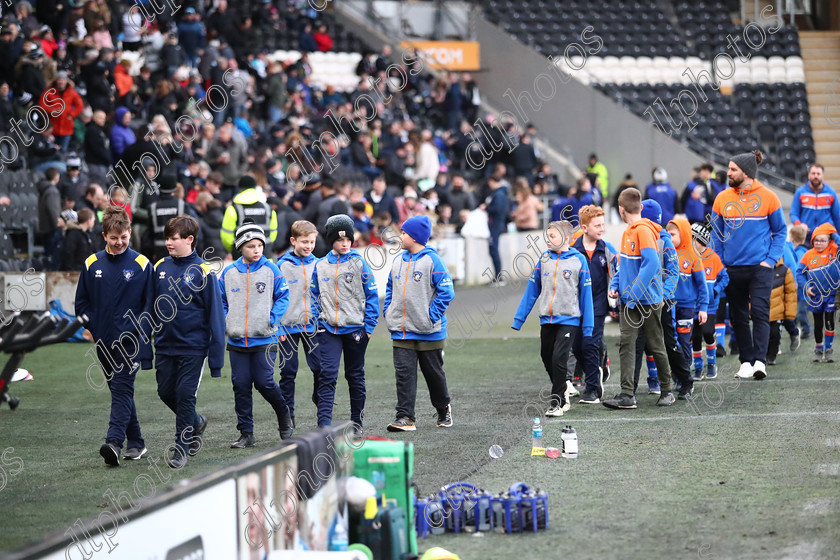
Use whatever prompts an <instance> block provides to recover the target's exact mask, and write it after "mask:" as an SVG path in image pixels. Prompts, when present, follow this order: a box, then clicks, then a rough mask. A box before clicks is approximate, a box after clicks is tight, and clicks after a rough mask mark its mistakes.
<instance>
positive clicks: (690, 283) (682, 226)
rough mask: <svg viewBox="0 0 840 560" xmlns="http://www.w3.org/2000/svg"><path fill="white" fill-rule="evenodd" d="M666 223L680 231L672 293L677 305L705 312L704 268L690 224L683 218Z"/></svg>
mask: <svg viewBox="0 0 840 560" xmlns="http://www.w3.org/2000/svg"><path fill="white" fill-rule="evenodd" d="M668 223H669V224H674V225H675V226H677V229H679V231H680V244H679V246H678V247H675V249H676V250H677V268H678V269H679V277H678V279H677V291H676V293H675V294H674V299H675V300H677V307H679V308H684V309H691V310H693V311H694V312H695V313H696V312H698V311H703V312H705V311H706V310H707V308H708V306H709V293H708V291H707V290H706V268H705V267H704V266H703V259H702V258H701V257H700V255H698V254H697V252H696V251H695V250H694V247H693V246H692V242H691V240H692V235H691V224H689V223H688V220H686V219H685V218H676V219H674V220H671V221H670V222H668ZM666 229H667V228H666Z"/></svg>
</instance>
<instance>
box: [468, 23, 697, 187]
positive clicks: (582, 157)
mask: <svg viewBox="0 0 840 560" xmlns="http://www.w3.org/2000/svg"><path fill="white" fill-rule="evenodd" d="M475 21H476V31H477V34H478V40H479V41H480V42H481V66H482V70H483V71H482V72H476V73H474V77H475V80H476V82H477V83H478V86H479V89H480V90H481V92H482V95H483V96H486V98H487V101H488V103H489V104H490V105H492V106H494V107H496V108H497V109H499V110H500V111H510V112H511V113H513V114H514V115H516V116H517V118H521V117H520V116H519V113H518V112H517V110H516V108H515V107H514V105H513V104H512V103H511V101H510V100H509V99H506V98H505V97H504V93H505V91H507V90H508V89H511V90H512V92H513V95H514V96H517V95H518V94H520V93H521V92H523V91H527V92H529V93H530V94H531V96H532V97H533V98H534V99H535V100H536V101H537V102H540V98H539V97H537V96H536V94H535V93H534V91H535V90H534V80H535V78H537V76H538V75H539V74H541V73H545V74H546V75H549V76H551V79H552V80H553V82H554V84H555V86H556V88H557V91H556V94H555V95H554V97H553V98H552V99H550V100H549V101H546V102H544V103H542V107H540V109H539V110H538V111H534V110H533V109H532V108H531V107H530V106H529V104H528V103H527V102H524V103H523V104H522V109H523V111H524V112H525V113H526V116H527V117H528V121H530V122H533V123H535V124H536V125H537V126H538V128H539V134H540V136H542V137H544V138H545V139H546V140H547V141H548V142H549V144H550V145H551V146H553V147H554V148H555V149H557V150H558V151H560V152H561V153H566V154H570V155H571V156H572V157H573V159H574V163H575V164H576V165H577V166H579V167H581V168H585V167H586V165H587V158H588V157H589V154H590V153H592V152H595V153H597V154H598V157H599V159H600V160H601V161H602V162H603V163H604V165H606V167H607V170H608V171H609V174H610V192H613V191H614V189H615V188H616V186H617V185H618V183H620V182H621V181H622V179H623V178H624V175H625V174H626V173H632V174H633V178H634V179H636V181H638V182H639V184H640V185H641V186H642V187H644V186H645V185H646V184H647V183H649V182H650V180H651V177H650V173H651V169H653V167H654V166H656V165H660V166H663V167H665V168H666V169H667V171H668V173H669V179H670V183H671V185H673V186H674V188H675V189H677V191H678V192H680V190H681V188H682V187H683V186H684V185H685V184H686V182H687V181H688V179H689V178H690V172H691V168H692V167H696V166H698V165H699V164H701V163H702V162H703V160H702V159H701V158H700V157H699V156H698V155H697V154H695V153H694V152H692V151H691V150H689V149H688V148H686V147H685V146H683V145H682V144H680V143H679V142H677V141H675V140H673V139H671V138H670V137H668V136H666V135H665V134H664V133H662V132H660V131H659V130H658V129H656V128H655V127H654V126H652V125H650V124H649V123H648V121H647V120H644V119H642V118H640V117H637V116H636V115H634V114H632V113H631V112H630V111H628V110H627V109H625V108H623V107H621V106H620V105H619V104H617V103H615V102H614V101H613V100H612V99H610V98H608V97H607V96H605V95H603V94H602V93H600V92H598V91H596V90H594V89H593V88H592V87H590V86H586V85H584V84H582V83H580V82H578V81H577V80H574V79H572V80H569V81H568V82H567V83H565V84H564V83H562V82H561V81H560V78H559V77H558V74H557V73H555V72H554V71H553V70H552V69H551V67H550V66H549V65H550V61H549V60H548V59H547V58H543V57H542V56H541V55H540V54H539V53H538V52H536V51H535V50H533V49H532V48H530V47H528V46H526V45H523V44H522V43H520V42H519V41H517V40H516V39H514V38H513V37H511V36H510V35H508V34H507V33H506V32H505V31H503V30H501V29H500V28H498V27H496V26H495V25H493V24H491V23H489V22H488V21H487V20H486V19H484V18H483V17H476V18H475ZM592 34H595V35H597V34H598V30H597V29H596V30H595V31H594V32H593V33H592ZM590 35H591V34H590ZM582 46H583V47H584V48H594V47H595V45H594V44H593V45H590V46H587V45H582ZM562 56H563V53H556V54H555V57H562ZM584 69H585V67H584ZM538 87H540V88H541V91H542V92H543V93H544V94H545V95H544V97H547V93H548V92H550V91H551V90H550V85H548V83H547V82H546V80H545V79H544V78H541V79H540V81H539V84H538ZM663 101H664V102H665V103H668V101H669V100H663ZM672 114H673V116H674V118H677V115H678V114H677V113H674V112H673V111H672ZM642 194H644V192H643V193H642Z"/></svg>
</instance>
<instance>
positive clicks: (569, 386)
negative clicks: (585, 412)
mask: <svg viewBox="0 0 840 560" xmlns="http://www.w3.org/2000/svg"><path fill="white" fill-rule="evenodd" d="M579 396H580V391H579V390H578V388H577V387H575V384H574V383H572V382H571V381H568V380H566V401H568V400H569V397H579Z"/></svg>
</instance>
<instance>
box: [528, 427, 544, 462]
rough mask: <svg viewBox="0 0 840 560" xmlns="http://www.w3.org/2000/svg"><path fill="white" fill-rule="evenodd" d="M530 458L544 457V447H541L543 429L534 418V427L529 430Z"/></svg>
mask: <svg viewBox="0 0 840 560" xmlns="http://www.w3.org/2000/svg"><path fill="white" fill-rule="evenodd" d="M531 432H532V436H533V437H532V439H531V457H545V447H544V446H543V429H542V424H540V419H539V418H534V425H533V427H532V428H531Z"/></svg>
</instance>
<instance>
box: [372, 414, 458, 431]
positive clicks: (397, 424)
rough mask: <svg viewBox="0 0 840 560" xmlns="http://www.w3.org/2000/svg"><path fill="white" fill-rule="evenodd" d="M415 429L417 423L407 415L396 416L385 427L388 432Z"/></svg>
mask: <svg viewBox="0 0 840 560" xmlns="http://www.w3.org/2000/svg"><path fill="white" fill-rule="evenodd" d="M450 421H451V419H450ZM416 429H417V425H416V424H415V423H414V420H412V419H410V418H409V417H408V416H401V417H399V418H397V419H396V420H394V421H393V422H391V423H390V424H388V428H387V430H388V431H389V432H413V431H414V430H416Z"/></svg>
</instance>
